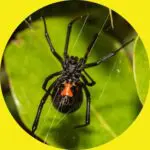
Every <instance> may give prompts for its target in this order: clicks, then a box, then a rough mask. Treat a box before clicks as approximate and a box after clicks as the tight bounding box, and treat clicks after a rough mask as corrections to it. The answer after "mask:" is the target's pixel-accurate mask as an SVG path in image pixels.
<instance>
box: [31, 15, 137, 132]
mask: <svg viewBox="0 0 150 150" xmlns="http://www.w3.org/2000/svg"><path fill="white" fill-rule="evenodd" d="M82 18H83V16H80V17H77V18H75V19H74V20H72V21H71V22H70V23H69V24H68V29H67V35H66V43H65V48H64V57H61V56H60V55H59V54H58V53H57V52H56V51H55V48H54V47H53V45H52V42H51V39H50V37H49V34H48V31H47V27H46V21H45V18H44V17H42V19H43V22H44V29H45V37H46V40H47V42H48V44H49V47H50V50H51V52H52V54H53V55H54V56H55V57H56V59H57V60H58V61H59V62H60V64H61V65H62V71H59V72H56V73H53V74H51V75H49V76H48V77H47V78H46V79H45V81H44V83H43V86H42V88H43V89H44V90H45V94H44V96H43V97H42V99H41V102H40V104H39V107H38V110H37V114H36V117H35V120H34V123H33V126H32V133H33V134H34V132H35V130H36V129H37V126H38V122H39V118H40V115H41V111H42V108H43V105H44V103H45V102H46V100H47V98H48V96H52V103H53V105H54V107H55V108H56V109H57V110H58V111H60V112H62V113H71V112H74V111H76V110H77V109H78V108H79V107H80V106H81V103H82V100H83V93H82V90H83V91H84V92H85V95H86V116H85V123H84V124H82V125H77V126H76V128H79V127H84V126H87V125H89V124H90V101H91V97H90V92H89V90H88V88H87V86H93V85H94V84H95V81H93V79H92V78H91V77H90V75H89V74H88V73H87V72H86V71H85V69H87V68H90V67H94V66H97V65H99V64H101V63H102V62H105V61H106V60H108V59H109V58H111V57H113V56H115V55H116V54H117V53H118V52H119V51H120V50H121V49H122V48H123V47H125V46H126V45H128V44H129V43H130V42H132V41H133V40H134V39H132V40H130V41H128V42H126V43H125V44H123V45H122V46H121V47H120V48H118V49H117V50H115V51H112V52H111V53H109V54H108V55H106V56H104V57H102V58H101V59H99V60H98V61H95V62H93V63H87V64H86V62H87V59H88V55H89V53H90V52H91V49H92V48H93V45H94V43H95V42H96V40H97V38H98V36H99V33H96V34H95V35H94V37H93V40H92V41H91V43H90V44H89V46H88V47H87V51H86V53H85V54H84V56H83V57H82V58H78V57H76V56H69V55H68V45H69V39H70V34H71V30H72V25H73V23H74V22H75V21H77V20H79V19H82ZM56 76H58V78H56V80H55V81H54V82H53V83H52V84H51V85H50V86H49V88H46V86H47V83H48V81H50V80H51V79H52V78H54V77H56ZM89 80H90V82H89Z"/></svg>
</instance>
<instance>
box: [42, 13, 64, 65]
mask: <svg viewBox="0 0 150 150" xmlns="http://www.w3.org/2000/svg"><path fill="white" fill-rule="evenodd" d="M42 19H43V22H44V29H45V37H46V40H47V42H48V44H49V47H50V50H51V52H52V53H53V55H54V56H55V57H56V58H57V59H58V61H59V62H60V63H61V64H62V63H63V59H62V57H61V56H60V55H59V54H58V53H57V52H56V51H55V48H54V47H53V44H52V42H51V39H50V36H49V34H48V31H47V26H46V21H45V18H44V17H43V16H42Z"/></svg>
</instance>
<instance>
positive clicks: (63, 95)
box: [52, 81, 83, 113]
mask: <svg viewBox="0 0 150 150" xmlns="http://www.w3.org/2000/svg"><path fill="white" fill-rule="evenodd" d="M82 101H83V93H82V87H81V84H80V83H75V82H70V81H65V83H62V84H61V85H60V86H59V87H56V88H55V89H54V91H53V93H52V103H53V106H54V107H55V108H56V109H57V110H58V111H59V112H62V113H72V112H74V111H76V110H77V109H79V108H80V106H81V104H82Z"/></svg>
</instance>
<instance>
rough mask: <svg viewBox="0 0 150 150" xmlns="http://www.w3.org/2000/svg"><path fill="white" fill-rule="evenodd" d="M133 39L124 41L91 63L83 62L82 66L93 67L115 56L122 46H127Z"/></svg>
mask: <svg viewBox="0 0 150 150" xmlns="http://www.w3.org/2000/svg"><path fill="white" fill-rule="evenodd" d="M133 41H134V39H132V40H130V41H128V42H126V43H124V44H123V45H122V46H121V47H120V48H118V49H117V50H115V51H112V52H110V53H109V54H108V55H106V56H104V57H103V58H101V59H99V60H98V61H96V62H93V63H89V64H85V66H84V68H90V67H94V66H97V65H99V64H101V63H102V62H105V61H106V60H108V59H109V58H111V57H113V56H115V55H116V54H117V53H118V52H119V51H120V50H121V49H122V48H124V47H125V46H127V45H128V44H130V43H131V42H133Z"/></svg>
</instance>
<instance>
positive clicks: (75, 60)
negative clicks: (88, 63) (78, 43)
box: [69, 56, 79, 65]
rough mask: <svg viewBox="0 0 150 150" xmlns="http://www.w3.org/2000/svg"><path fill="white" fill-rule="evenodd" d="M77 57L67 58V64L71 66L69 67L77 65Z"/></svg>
mask: <svg viewBox="0 0 150 150" xmlns="http://www.w3.org/2000/svg"><path fill="white" fill-rule="evenodd" d="M78 60H79V59H78V57H77V56H71V57H70V58H69V63H70V64H71V65H75V64H77V63H78Z"/></svg>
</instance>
